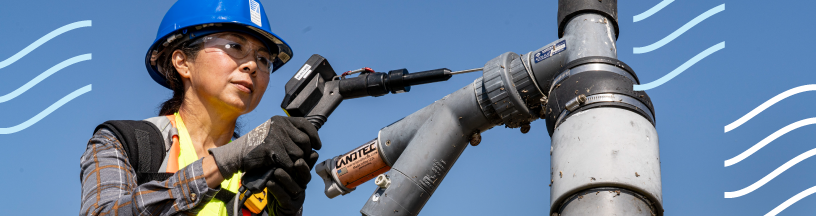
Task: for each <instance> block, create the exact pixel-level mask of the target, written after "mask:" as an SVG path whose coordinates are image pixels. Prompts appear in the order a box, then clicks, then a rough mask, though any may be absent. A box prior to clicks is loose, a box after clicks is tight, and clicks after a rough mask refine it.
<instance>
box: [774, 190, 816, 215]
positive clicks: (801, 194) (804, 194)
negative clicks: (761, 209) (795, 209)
mask: <svg viewBox="0 0 816 216" xmlns="http://www.w3.org/2000/svg"><path fill="white" fill-rule="evenodd" d="M813 193H816V186H813V187H811V188H808V189H807V190H805V191H802V192H799V193H798V194H796V195H795V196H793V197H791V198H790V199H788V200H787V201H785V202H783V203H782V204H780V205H779V206H777V207H776V208H774V209H773V210H771V211H770V212H768V214H765V216H776V215H777V214H779V213H780V212H782V211H783V210H785V209H786V208H788V207H790V206H791V205H793V204H794V203H796V202H799V200H801V199H804V198H805V197H807V196H810V195H811V194H813Z"/></svg>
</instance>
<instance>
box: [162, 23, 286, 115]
mask: <svg viewBox="0 0 816 216" xmlns="http://www.w3.org/2000/svg"><path fill="white" fill-rule="evenodd" d="M199 42H201V43H202V44H201V45H202V46H203V49H201V50H200V51H199V52H198V53H197V56H196V57H195V59H190V58H186V59H187V61H186V62H185V61H179V62H181V63H184V64H179V65H181V66H182V67H181V69H179V66H178V65H176V68H177V71H178V72H179V75H181V77H182V80H183V82H184V86H185V88H186V89H187V90H188V91H187V93H188V94H189V93H193V94H195V95H194V96H196V97H198V99H199V101H201V103H204V105H205V106H209V107H210V108H215V109H216V111H218V112H220V113H224V114H228V113H234V114H238V115H241V114H245V113H248V112H251V111H252V110H253V109H255V107H256V106H258V103H259V102H260V101H261V98H262V97H263V94H264V92H266V87H267V84H269V73H270V72H269V71H270V67H269V64H271V59H273V58H272V57H273V56H274V55H270V54H269V52H268V51H267V49H266V47H265V46H264V45H263V43H261V41H259V40H258V39H256V38H255V37H252V36H250V35H247V34H243V33H235V32H222V33H216V34H212V35H207V36H204V37H203V38H202V39H199ZM176 52H177V53H179V54H181V55H183V53H181V52H180V51H176ZM173 58H174V59H173V61H174V64H176V63H177V62H176V60H177V58H176V53H174V55H173ZM185 66H186V67H185ZM190 96H193V95H190ZM225 112H228V113H225Z"/></svg>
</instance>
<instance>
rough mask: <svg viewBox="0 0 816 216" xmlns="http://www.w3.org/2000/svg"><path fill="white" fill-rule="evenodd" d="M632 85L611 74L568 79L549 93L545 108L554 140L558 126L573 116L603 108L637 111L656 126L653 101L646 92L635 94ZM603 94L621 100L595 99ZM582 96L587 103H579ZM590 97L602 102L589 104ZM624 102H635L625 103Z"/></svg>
mask: <svg viewBox="0 0 816 216" xmlns="http://www.w3.org/2000/svg"><path fill="white" fill-rule="evenodd" d="M633 85H634V82H633V80H632V79H630V78H629V77H627V76H624V75H621V74H619V73H611V72H609V71H587V72H580V73H576V74H573V75H570V76H567V77H566V78H564V79H563V80H562V81H561V82H560V83H559V84H556V85H554V87H553V90H552V91H551V92H550V97H549V98H548V102H547V105H546V107H545V109H546V110H547V113H548V115H547V118H546V122H547V131H548V132H549V133H550V135H551V136H552V134H553V132H554V131H555V128H556V127H557V124H558V123H560V122H563V121H565V119H567V118H568V117H569V114H570V113H574V112H578V111H580V110H586V109H590V108H595V107H602V106H615V107H620V108H624V109H628V110H631V111H634V112H636V113H639V114H641V115H643V116H644V118H646V119H649V121H650V122H652V123H653V124H654V123H655V117H654V116H655V115H654V107H653V106H652V101H651V99H650V98H649V96H648V95H647V94H646V92H643V91H634V90H633V88H632V86H633ZM601 94H615V95H621V97H620V98H618V97H616V98H617V100H618V101H603V100H605V99H608V97H600V96H598V97H592V96H593V95H601ZM582 96H583V97H584V98H585V99H584V102H580V101H578V98H580V97H582ZM623 96H625V99H624V97H623ZM590 97H591V98H592V99H593V100H599V101H598V102H592V103H587V102H590V101H589V98H590ZM624 100H625V101H632V102H630V103H624ZM599 103H603V104H599ZM641 104H642V105H641ZM550 110H551V111H550ZM570 111H571V112H570Z"/></svg>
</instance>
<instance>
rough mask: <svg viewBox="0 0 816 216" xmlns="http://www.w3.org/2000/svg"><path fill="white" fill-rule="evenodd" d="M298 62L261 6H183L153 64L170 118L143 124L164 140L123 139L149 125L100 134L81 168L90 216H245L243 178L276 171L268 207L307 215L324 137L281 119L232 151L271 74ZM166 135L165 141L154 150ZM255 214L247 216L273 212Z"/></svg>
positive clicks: (164, 28)
mask: <svg viewBox="0 0 816 216" xmlns="http://www.w3.org/2000/svg"><path fill="white" fill-rule="evenodd" d="M291 55H292V52H291V49H290V48H289V46H288V45H287V44H286V43H285V42H283V40H281V39H279V38H278V37H277V36H276V35H275V34H273V33H272V32H271V31H270V30H269V23H268V21H267V18H266V14H265V12H264V10H263V7H262V6H261V4H260V2H257V1H256V0H249V1H247V0H234V1H233V0H207V1H201V0H179V1H178V2H176V3H175V4H174V5H173V7H172V8H170V10H169V11H168V12H167V14H166V15H165V17H164V19H163V20H162V23H161V25H160V27H159V33H158V35H157V38H156V41H155V42H154V44H153V45H152V46H151V47H150V49H149V50H148V54H147V56H146V60H145V62H146V65H147V69H148V72H149V73H150V75H151V77H152V78H153V79H154V80H156V82H158V83H159V84H161V85H163V86H165V87H167V88H169V89H171V90H173V97H172V98H171V99H170V100H168V101H166V102H165V103H164V104H162V107H161V111H160V113H159V114H160V116H159V117H154V118H150V119H148V120H146V121H142V122H141V123H143V124H151V125H155V126H156V127H154V128H155V129H156V130H155V131H156V132H158V133H151V132H150V131H151V130H150V129H144V128H143V130H141V129H138V128H137V129H136V130H128V129H123V128H130V127H131V126H138V125H139V123H137V122H133V121H109V122H107V123H106V124H103V125H100V127H98V128H97V130H96V131H95V132H94V135H93V137H92V138H91V140H90V141H89V142H88V146H87V149H86V151H85V153H84V154H83V156H82V157H81V160H80V167H81V169H82V171H81V173H80V177H81V181H82V206H81V208H80V215H106V214H107V215H176V214H188V215H190V214H199V215H235V214H234V213H233V212H232V211H233V210H232V209H233V208H232V207H233V206H238V205H232V204H234V203H235V202H236V200H235V199H233V197H234V196H233V195H234V194H235V193H238V188H239V187H240V181H241V172H242V171H249V173H253V172H255V173H266V172H268V171H270V170H272V169H273V168H272V167H278V168H279V169H274V178H272V181H269V182H268V183H267V184H266V191H268V192H269V193H270V194H271V195H273V196H274V200H275V201H270V202H268V203H267V204H266V205H265V206H266V209H267V210H268V213H269V214H270V215H299V214H300V213H301V211H302V210H301V208H302V205H303V199H304V193H303V190H304V189H305V187H306V184H307V183H308V182H309V180H310V178H311V175H310V173H309V172H310V170H311V168H312V167H313V165H314V163H315V162H316V161H317V154H316V153H315V152H314V151H313V150H312V148H314V149H320V146H321V143H320V140H319V137H318V135H317V132H316V129H315V128H314V127H313V126H312V125H311V124H309V122H308V121H306V120H305V119H303V118H289V117H281V116H275V117H273V118H271V119H270V120H269V121H267V122H265V123H264V124H262V125H261V126H259V127H258V128H256V129H255V130H253V131H251V132H249V133H248V134H247V135H246V136H245V137H242V138H238V139H237V140H235V141H234V142H231V138H234V137H237V136H236V134H235V133H234V131H235V124H236V120H237V119H238V117H239V116H241V115H243V114H246V113H249V112H251V111H252V110H253V109H255V107H256V106H257V105H258V103H259V102H260V100H261V98H262V97H263V94H264V92H265V91H266V87H267V84H268V83H269V75H270V73H272V72H274V71H275V70H277V69H278V68H279V67H280V66H282V65H283V64H285V63H286V62H287V61H289V59H290V58H291ZM122 125H124V126H122ZM151 127H152V126H151ZM140 130H141V131H140ZM130 131H135V132H130ZM159 133H160V135H161V136H162V138H161V139H160V140H163V141H159V142H147V141H145V140H149V139H153V140H155V138H156V137H157V136H158V135H159ZM151 136H153V138H150V137H151ZM131 137H135V139H131ZM155 143H159V144H158V145H159V146H160V150H161V151H158V152H159V153H161V154H164V155H166V156H164V158H163V160H162V161H161V166H155V165H157V164H159V163H153V165H154V168H144V167H147V165H144V164H150V162H149V160H151V159H150V158H151V157H154V158H159V157H160V156H158V155H159V154H153V153H151V154H150V155H147V156H146V155H144V152H143V150H142V149H146V148H149V147H146V145H152V144H155ZM161 147H164V148H161ZM134 149H136V150H134ZM162 151H165V152H162ZM134 152H138V153H141V155H138V156H139V157H136V156H134V155H137V153H134ZM129 156H130V157H129ZM152 160H155V159H152ZM140 163H141V164H140ZM134 164H139V165H134ZM143 165H144V167H143ZM149 169H153V170H149ZM147 174H153V175H147ZM156 174H159V175H156ZM160 174H165V175H160ZM224 194H228V195H224ZM261 195H265V193H263V194H261ZM270 198H273V197H270ZM259 200H260V199H259ZM247 203H249V202H247ZM246 207H247V208H248V209H244V211H243V214H244V215H247V214H248V211H247V210H250V211H252V212H253V213H258V212H260V211H262V210H263V209H264V206H261V207H258V206H257V203H256V206H255V207H253V206H252V205H247V206H246ZM266 212H267V211H264V213H266Z"/></svg>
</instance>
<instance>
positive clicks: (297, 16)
mask: <svg viewBox="0 0 816 216" xmlns="http://www.w3.org/2000/svg"><path fill="white" fill-rule="evenodd" d="M262 3H263V4H264V6H265V9H266V12H267V15H268V16H269V19H270V22H271V25H272V29H273V30H274V31H275V33H277V34H278V35H279V36H281V37H282V38H283V39H284V40H286V41H287V42H289V44H290V45H291V46H292V48H293V51H294V53H295V55H294V58H293V59H292V61H291V62H290V63H289V64H287V65H285V66H284V67H283V68H281V69H280V70H279V71H278V72H276V73H275V74H273V75H272V80H271V81H270V84H269V87H268V90H267V92H266V95H265V98H264V100H263V101H262V102H261V104H260V106H258V108H257V109H256V110H255V111H254V112H253V113H251V114H248V115H246V116H244V117H242V119H241V121H242V122H243V125H244V126H245V127H244V130H243V131H247V130H249V129H251V128H254V126H256V125H258V124H260V123H261V122H263V121H265V120H266V119H268V118H269V117H271V116H273V115H284V113H283V112H282V111H281V109H280V108H279V106H280V101H281V100H282V98H283V85H284V84H285V83H286V81H287V80H288V79H289V78H290V77H291V76H292V75H293V74H294V72H295V71H296V70H297V69H298V68H299V67H300V66H301V64H303V62H305V61H306V59H307V58H308V57H309V56H311V54H315V53H317V54H321V55H323V56H324V57H326V58H327V59H328V60H329V61H330V62H331V64H332V65H333V67H334V68H335V70H337V71H338V72H342V71H346V70H352V69H357V68H360V67H371V68H373V69H375V70H377V71H388V70H392V69H399V68H407V69H408V70H409V71H412V72H416V71H421V70H429V69H436V68H442V67H446V68H450V69H453V70H461V69H469V68H477V67H482V66H483V65H484V64H485V63H486V62H487V61H488V60H490V59H492V58H494V57H496V56H498V55H500V54H502V53H504V52H507V51H513V52H516V53H527V52H529V51H533V50H536V49H538V48H540V47H542V46H544V45H546V44H548V43H550V42H552V41H554V40H556V39H557V26H556V25H557V23H556V12H557V1H555V0H550V1H410V2H407V1H353V2H351V1H269V0H262ZM658 3H659V1H654V0H653V1H644V0H635V1H621V2H620V3H619V5H618V11H619V23H620V32H621V34H620V36H619V39H618V44H617V45H618V48H619V53H618V58H619V59H621V60H623V61H625V62H626V63H627V64H629V65H630V66H632V67H633V68H634V69H635V71H636V72H637V73H638V76H639V77H640V80H642V81H643V82H644V83H645V82H650V81H652V80H657V79H658V78H660V77H662V76H663V75H665V74H667V73H668V72H670V71H672V70H673V69H675V68H677V67H678V66H680V65H681V64H683V63H684V62H686V61H687V60H689V59H691V58H692V57H693V56H695V55H697V54H698V53H700V52H702V51H703V50H705V49H707V48H709V47H711V46H713V45H715V44H717V43H720V42H722V41H725V42H726V48H725V49H723V50H720V51H718V52H716V53H714V54H712V55H711V56H709V57H708V58H705V59H704V60H702V61H700V62H699V63H697V64H696V65H694V66H692V67H690V68H689V69H688V70H687V71H685V72H683V73H682V74H680V75H679V76H677V77H676V78H674V79H672V80H671V81H669V82H667V83H666V84H663V85H662V86H660V87H657V88H655V89H652V90H649V91H647V92H648V93H649V95H650V96H651V98H652V100H653V102H654V104H655V109H656V118H657V131H658V134H659V139H660V147H661V148H660V156H661V161H662V166H661V171H662V179H663V197H664V200H663V203H664V207H665V213H666V215H692V214H693V215H764V214H766V213H768V212H769V211H771V210H772V209H773V208H775V207H776V206H778V205H779V204H781V203H782V202H784V201H785V200H787V199H789V198H791V197H793V196H794V195H796V194H797V193H799V192H801V191H804V190H806V189H808V188H810V187H813V186H816V185H814V181H813V179H814V178H816V173H814V172H813V170H814V168H816V158H811V159H808V160H804V161H802V162H801V163H799V164H797V165H795V166H793V167H792V168H790V169H789V170H787V171H786V172H784V173H783V174H781V175H779V176H778V177H777V178H775V179H773V180H771V181H770V182H768V183H767V184H766V185H765V186H763V187H761V188H759V189H757V190H756V191H754V192H752V193H750V194H747V195H745V196H742V197H739V198H733V199H725V198H723V193H724V192H730V191H736V190H739V189H742V188H744V187H747V186H749V185H751V184H753V183H754V182H756V181H758V180H759V179H761V178H762V177H764V176H765V175H767V174H768V173H770V172H771V171H773V170H774V169H776V168H777V167H779V166H781V165H782V164H784V163H785V162H787V161H788V160H790V159H792V158H794V157H796V156H797V155H799V154H801V153H803V152H805V151H808V150H810V149H813V148H816V144H814V142H813V141H812V140H813V133H814V127H816V126H804V127H802V128H799V129H797V130H794V131H792V132H790V133H788V134H786V135H784V136H782V137H780V138H779V139H776V140H775V141H773V142H771V143H770V144H768V145H767V146H766V147H765V148H762V149H761V150H759V151H757V152H756V153H755V154H753V155H752V156H750V157H748V158H747V159H745V160H743V161H742V162H740V163H738V164H735V165H733V166H730V167H723V161H724V160H726V159H730V158H732V157H734V156H736V155H738V154H739V153H741V152H743V151H745V150H746V149H748V148H749V147H751V146H753V145H754V144H756V143H757V142H759V141H760V140H762V139H764V138H765V137H766V136H768V135H770V134H772V133H773V132H775V131H777V130H778V129H780V128H782V127H784V126H786V125H788V124H791V123H794V122H796V121H799V120H801V119H806V118H810V117H814V113H813V106H814V105H816V103H814V102H813V101H814V100H813V99H814V98H816V93H815V92H805V93H801V94H797V95H795V96H792V97H789V98H787V99H785V100H783V101H781V102H779V103H777V104H775V105H773V106H771V107H770V108H769V109H767V110H765V111H764V112H762V113H761V114H759V115H757V116H756V117H755V118H753V119H752V120H750V121H748V122H747V123H745V124H744V125H742V126H740V127H739V128H737V129H735V130H733V131H731V132H728V133H723V126H725V125H727V124H729V123H731V122H733V121H735V120H737V119H738V118H740V117H742V116H743V115H745V114H746V113H748V112H749V111H751V110H753V109H754V108H756V107H757V106H759V105H760V104H762V103H763V102H765V101H766V100H768V99H770V98H772V97H773V96H775V95H777V94H779V93H782V92H783V91H786V90H788V89H791V88H794V87H797V86H801V85H806V84H814V83H816V79H815V78H816V73H814V72H813V68H812V66H811V65H812V62H813V60H812V59H814V57H816V55H814V53H813V50H816V43H813V35H816V34H814V33H816V31H815V29H814V27H813V26H816V25H814V22H815V21H814V18H813V17H812V16H811V15H812V9H813V8H814V7H816V3H813V2H811V1H797V2H792V1H787V2H779V1H734V0H720V1H702V0H688V1H687V0H677V1H675V2H673V3H671V4H669V5H668V6H667V7H666V8H664V9H663V10H661V11H660V12H658V13H656V14H655V15H653V16H651V17H649V18H648V19H645V20H643V21H639V22H637V23H633V18H632V17H633V16H634V15H637V14H640V13H642V12H644V11H646V10H648V9H650V8H652V7H653V6H654V5H657V4H658ZM0 4H2V6H0V20H3V22H0V32H2V36H0V61H1V60H3V59H6V58H8V57H10V56H12V55H14V54H15V53H17V52H18V51H20V50H22V49H23V48H25V47H26V46H28V45H29V44H31V43H32V42H34V41H35V40H36V39H38V38H40V37H42V36H43V35H45V34H47V33H48V32H51V31H52V30H54V29H57V28H59V27H61V26H63V25H66V24H69V23H73V22H76V21H81V20H92V22H93V26H92V27H87V28H80V29H76V30H72V31H69V32H67V33H65V34H62V35H60V36H58V37H56V38H54V39H53V40H51V41H49V42H47V43H45V44H44V45H42V46H41V47H39V48H37V49H36V50H34V51H32V52H31V53H30V54H29V55H26V56H25V57H23V58H22V59H20V60H19V61H17V62H15V63H14V64H11V65H9V66H8V67H5V68H2V69H0V95H5V94H7V93H9V92H12V91H14V90H15V89H17V88H19V87H20V86H22V85H23V84H25V83H26V82H28V81H30V80H32V79H34V78H35V77H36V76H38V75H40V74H41V73H43V72H44V71H46V70H47V69H48V68H50V67H52V66H54V65H56V64H58V63H59V62H62V61H64V60H66V59H69V58H72V57H74V56H78V55H82V54H86V53H92V55H93V60H90V61H85V62H80V63H77V64H74V65H71V66H69V67H67V68H65V69H63V70H60V71H59V72H57V73H55V74H53V75H51V76H50V77H48V78H46V79H44V80H43V81H42V82H40V83H39V84H38V85H36V86H34V87H32V88H31V89H30V90H28V91H26V92H25V93H23V94H21V95H20V96H19V97H17V98H15V99H13V100H9V101H7V102H3V103H0V111H1V112H0V128H5V127H11V126H14V125H17V124H19V123H21V122H24V121H26V120H28V119H29V118H31V117H32V116H35V115H36V114H37V113H39V112H41V111H42V110H44V109H46V108H47V107H48V106H50V105H51V104H52V103H54V102H55V101H57V100H59V99H60V98H62V97H64V96H65V95H68V94H69V93H70V92H73V91H74V90H77V89H79V88H81V87H83V86H86V85H89V84H91V85H92V86H93V90H92V91H90V92H88V93H86V94H84V95H81V96H79V97H77V98H76V99H74V100H72V101H70V102H68V103H67V104H65V105H64V106H63V107H61V108H59V109H58V110H56V111H54V112H53V113H52V114H51V115H48V116H47V117H45V118H43V119H42V120H41V121H39V122H38V123H36V124H34V125H33V126H31V127H29V128H27V129H25V130H22V131H20V132H17V133H13V134H0V146H2V150H0V164H3V165H4V166H0V173H2V174H0V176H2V178H0V185H5V186H6V187H4V189H3V191H2V192H0V194H3V196H0V209H4V210H3V211H4V212H8V213H9V215H16V214H21V213H32V211H33V212H36V213H37V214H40V213H41V214H47V215H72V214H76V213H77V212H78V211H79V203H80V202H79V200H80V181H79V156H80V155H81V154H82V152H83V151H84V150H85V144H86V143H87V140H88V139H89V138H90V137H91V134H92V132H93V128H94V127H95V126H96V125H97V124H99V123H102V122H104V121H105V120H110V119H145V118H148V117H152V116H154V115H156V113H157V111H158V105H159V104H160V103H161V102H163V101H164V100H165V99H167V98H168V97H169V96H170V91H169V90H166V89H164V88H163V87H161V86H159V85H158V84H156V83H154V82H153V81H152V80H151V79H150V77H149V76H148V74H147V72H146V71H145V68H144V63H143V62H144V54H145V52H146V49H147V47H148V46H149V45H150V44H151V42H152V41H153V40H154V39H155V34H156V31H157V29H158V25H159V22H160V21H161V19H162V17H163V15H164V13H165V12H166V11H167V10H168V9H169V8H170V6H171V5H172V4H173V1H170V0H168V1H100V0H91V1H82V2H77V1H37V0H31V1H4V2H3V3H0ZM721 4H726V10H725V11H724V12H721V13H718V14H716V15H714V16H712V17H711V18H709V19H707V20H705V21H703V22H701V23H700V24H699V25H697V26H695V27H693V28H691V29H690V30H689V31H688V32H686V33H684V34H683V35H681V36H679V37H678V38H677V39H675V40H674V41H672V42H671V43H668V44H667V45H665V46H663V47H662V48H660V49H657V50H655V51H652V52H649V53H645V54H633V53H632V51H631V50H632V48H633V47H643V46H646V45H649V44H652V43H654V42H656V41H658V40H660V39H662V38H664V37H665V36H667V35H669V34H670V33H672V32H674V31H675V30H676V29H678V28H680V27H681V26H683V25H684V24H686V23H687V22H689V21H690V20H692V19H693V18H695V17H697V16H698V15H700V14H702V13H704V12H705V11H708V10H709V9H711V8H714V7H716V6H718V5H721ZM479 76H480V74H479V73H471V74H466V75H459V76H455V77H453V78H451V79H450V80H449V81H448V82H444V83H436V84H428V85H423V86H416V87H414V88H412V89H411V92H409V93H405V94H398V95H387V96H383V97H379V98H360V99H353V100H349V101H345V102H343V103H342V104H341V106H340V107H339V108H338V109H337V110H336V111H335V112H334V113H333V114H332V116H331V117H330V119H329V121H328V122H327V123H326V125H325V126H324V127H323V128H322V129H321V130H320V135H321V138H322V140H323V143H324V148H323V149H322V150H321V151H320V154H321V160H324V159H327V158H330V157H333V156H335V155H339V154H342V153H345V152H347V151H349V150H351V149H352V148H354V147H357V146H359V145H361V144H363V143H364V142H367V141H369V140H371V139H372V138H374V137H376V135H377V131H378V130H379V129H380V128H382V127H384V126H386V125H388V124H390V123H391V122H394V121H396V120H398V119H400V118H402V117H403V116H406V115H409V114H411V113H412V112H414V111H416V110H418V109H420V108H422V107H424V106H426V105H428V104H430V103H432V102H433V101H435V100H438V99H440V98H442V97H443V96H445V95H447V94H449V93H451V92H453V91H455V90H457V89H459V88H461V87H463V86H465V85H468V84H470V83H472V82H473V80H474V79H476V78H477V77H479ZM546 131H547V130H546V126H545V124H544V122H543V121H537V122H533V124H532V130H531V132H530V133H527V134H521V133H520V132H519V130H518V129H507V128H502V127H497V128H494V129H492V130H490V131H487V132H485V133H483V135H482V138H483V141H482V143H481V145H479V146H477V147H472V146H471V147H468V148H467V149H466V150H465V152H464V153H463V154H462V156H461V157H460V159H459V160H458V161H457V164H456V165H455V166H454V168H453V169H452V170H451V171H450V173H449V174H448V175H447V177H446V178H445V180H444V183H442V184H441V186H440V187H439V189H438V190H437V191H436V192H435V194H434V195H433V197H432V198H431V199H430V201H429V202H428V204H427V205H426V206H425V208H424V209H423V211H422V214H423V215H546V214H547V212H548V211H549V202H550V200H549V197H550V196H549V193H550V190H549V187H547V185H548V182H549V176H548V173H547V172H548V169H549V164H550V157H549V154H548V152H549V145H550V139H549V137H548V136H547V132H546ZM374 187H375V185H374V184H373V183H371V182H369V183H366V184H363V185H361V186H360V187H359V188H358V189H357V190H356V191H354V192H353V193H351V194H349V195H346V196H342V197H337V198H335V199H328V198H326V197H325V196H324V194H323V191H322V190H323V183H322V182H321V181H320V180H319V177H317V175H314V181H312V182H311V183H310V184H309V188H308V189H307V200H306V204H305V205H304V206H305V213H304V215H329V214H331V215H357V214H359V213H358V212H359V210H360V208H362V206H363V204H364V203H365V201H366V199H367V198H368V196H370V195H371V193H372V192H373V191H374ZM814 203H816V197H813V196H811V197H807V198H804V199H802V200H801V201H799V202H798V203H796V204H794V205H792V206H790V207H789V208H787V209H786V210H784V211H782V213H781V214H780V215H808V214H812V212H814V211H816V205H813V204H814Z"/></svg>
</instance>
